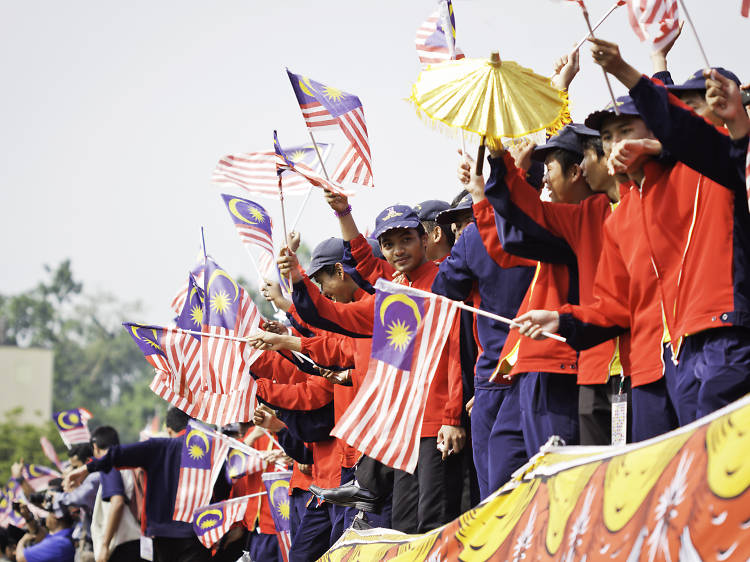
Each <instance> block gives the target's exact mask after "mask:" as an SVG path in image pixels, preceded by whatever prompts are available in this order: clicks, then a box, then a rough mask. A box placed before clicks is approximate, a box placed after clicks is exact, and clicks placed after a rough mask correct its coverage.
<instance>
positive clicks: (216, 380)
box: [201, 259, 262, 421]
mask: <svg viewBox="0 0 750 562" xmlns="http://www.w3.org/2000/svg"><path fill="white" fill-rule="evenodd" d="M205 282H206V284H205V289H204V294H205V302H204V303H203V318H202V324H203V330H202V331H203V333H208V334H212V335H218V336H233V337H245V336H249V335H250V334H251V333H253V332H256V331H257V330H258V326H259V324H260V321H261V320H262V317H261V315H260V312H258V309H257V307H256V306H255V303H254V302H253V300H252V299H251V298H250V296H249V295H248V294H247V291H245V290H244V289H243V288H242V287H240V286H239V285H238V284H237V283H236V282H235V281H234V279H232V278H231V277H230V276H229V274H228V273H227V272H226V271H224V270H223V269H221V268H220V267H219V266H218V265H217V264H216V262H214V261H213V260H212V259H208V260H207V262H206V273H205ZM260 353H261V351H259V350H257V349H255V348H253V347H252V346H249V345H248V344H247V343H245V342H238V341H233V340H228V339H222V338H217V337H206V336H202V339H201V370H202V372H203V375H202V378H203V388H204V389H206V390H208V391H209V392H217V393H221V394H225V393H228V392H230V391H236V390H241V389H246V388H250V387H252V388H255V381H253V379H252V377H250V373H249V368H250V365H252V364H253V362H254V361H255V359H256V358H257V357H258V356H259V355H260ZM233 421H236V420H233Z"/></svg>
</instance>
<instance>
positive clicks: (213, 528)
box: [193, 494, 256, 548]
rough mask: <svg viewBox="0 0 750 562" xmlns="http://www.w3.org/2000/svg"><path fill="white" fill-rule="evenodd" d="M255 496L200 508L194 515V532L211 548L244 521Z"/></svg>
mask: <svg viewBox="0 0 750 562" xmlns="http://www.w3.org/2000/svg"><path fill="white" fill-rule="evenodd" d="M255 496H256V495H255V494H251V495H249V496H242V497H239V498H232V499H231V500H227V501H223V502H218V503H212V504H210V505H206V506H203V507H200V508H198V509H196V510H195V512H194V513H193V530H194V531H195V535H196V536H197V537H198V540H199V541H201V543H203V546H205V547H206V548H211V547H212V546H213V545H214V544H215V543H217V542H219V541H220V540H221V538H222V537H223V536H224V535H225V534H226V533H227V531H229V528H230V527H231V526H232V525H233V524H235V523H236V522H237V521H242V519H243V518H244V517H245V512H246V511H247V505H248V502H249V501H250V499H251V498H253V497H255Z"/></svg>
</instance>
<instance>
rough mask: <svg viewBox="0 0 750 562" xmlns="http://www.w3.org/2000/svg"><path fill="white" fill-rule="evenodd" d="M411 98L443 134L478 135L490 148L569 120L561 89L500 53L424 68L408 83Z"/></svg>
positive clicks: (564, 96)
mask: <svg viewBox="0 0 750 562" xmlns="http://www.w3.org/2000/svg"><path fill="white" fill-rule="evenodd" d="M409 101H410V102H411V103H413V104H414V106H415V107H416V109H417V112H418V113H419V114H420V116H421V117H423V118H424V119H426V120H427V121H428V122H430V123H432V124H435V125H438V126H439V127H441V128H442V126H444V128H445V130H446V131H447V132H451V133H458V132H460V131H461V130H464V131H467V132H469V133H474V134H476V135H479V136H480V137H482V138H483V139H485V142H486V144H487V145H488V146H489V147H490V148H493V149H499V148H500V147H501V146H502V141H501V139H502V138H503V137H505V138H518V137H522V136H524V135H527V134H529V133H534V132H536V131H541V130H543V129H548V130H549V131H550V132H551V133H553V132H555V131H557V130H559V129H560V128H562V127H563V126H564V125H565V123H568V122H569V121H570V112H569V110H568V98H567V94H566V93H565V92H561V91H559V90H557V89H556V88H555V87H553V86H552V84H551V83H550V79H549V78H545V77H544V76H539V75H538V74H535V73H534V72H533V71H532V70H530V69H528V68H524V67H522V66H521V65H519V64H518V63H515V62H512V61H501V60H500V56H499V55H498V53H492V55H491V58H490V59H489V60H487V59H461V60H456V61H447V62H442V63H440V64H434V65H431V66H429V67H427V68H426V69H424V70H423V71H422V72H421V73H420V74H419V77H418V78H417V81H416V82H415V83H414V85H413V86H412V90H411V97H410V98H409ZM480 140H481V139H480ZM483 144H484V143H483Z"/></svg>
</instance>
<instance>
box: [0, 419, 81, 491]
mask: <svg viewBox="0 0 750 562" xmlns="http://www.w3.org/2000/svg"><path fill="white" fill-rule="evenodd" d="M22 412H23V408H16V409H14V410H11V411H9V412H5V415H4V416H3V417H2V419H0V435H2V436H3V438H2V439H0V482H2V483H5V482H7V481H8V479H9V478H10V465H11V464H13V463H14V462H16V461H18V460H20V459H23V462H25V463H27V464H41V465H44V466H49V467H50V468H54V467H53V466H52V463H51V462H50V461H49V460H48V459H47V457H46V456H44V452H43V451H42V448H41V445H40V443H39V438H40V437H46V438H47V439H49V440H50V442H51V443H52V444H53V445H54V447H55V451H56V452H57V454H58V456H59V457H60V460H62V461H64V460H65V459H66V458H67V455H65V447H63V446H62V442H61V441H60V438H59V437H58V435H57V429H56V428H55V424H54V423H52V422H51V421H48V422H44V423H41V424H31V423H20V422H18V419H19V416H20V415H21V413H22Z"/></svg>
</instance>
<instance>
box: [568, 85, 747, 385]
mask: <svg viewBox="0 0 750 562" xmlns="http://www.w3.org/2000/svg"><path fill="white" fill-rule="evenodd" d="M630 94H631V96H632V97H633V100H634V101H635V103H636V105H637V107H638V110H639V112H640V113H641V116H642V118H643V119H644V121H645V123H646V125H647V126H648V127H649V129H650V130H651V131H652V132H653V133H654V135H655V136H656V137H657V138H658V139H659V141H660V142H661V143H662V145H663V147H664V149H665V152H667V153H668V154H669V155H671V156H672V157H674V158H677V159H678V161H677V162H676V163H671V162H669V161H668V160H665V159H664V158H662V159H654V160H652V161H649V162H647V163H646V164H645V165H644V168H643V171H644V174H645V178H644V180H643V182H642V185H641V186H640V187H639V186H636V185H633V186H631V189H630V192H629V193H628V194H627V195H626V196H625V197H623V199H622V201H621V202H620V208H618V210H617V212H615V213H614V214H613V215H612V218H611V219H610V221H612V220H613V219H615V217H619V218H618V220H617V221H616V223H615V224H614V228H612V230H613V231H614V232H612V233H611V234H612V235H611V236H609V237H608V238H605V245H604V249H603V251H602V263H601V264H600V268H599V271H598V272H597V277H599V276H600V273H601V279H597V283H596V286H595V290H594V294H595V296H596V297H597V300H598V301H600V302H597V303H595V305H594V307H593V310H590V311H588V310H581V311H579V310H575V309H572V310H565V309H562V310H561V312H564V313H566V314H561V317H560V331H561V334H562V335H566V333H567V334H569V335H570V337H571V339H572V340H573V341H577V342H578V345H579V346H580V345H588V344H591V343H592V342H593V341H595V340H596V339H598V338H600V337H601V336H602V333H607V332H609V333H610V334H611V333H613V332H616V331H617V328H618V327H619V329H624V328H625V327H626V324H627V322H628V320H630V321H631V326H630V329H631V333H632V342H631V346H632V351H633V353H639V350H638V348H637V345H636V338H637V337H638V334H637V328H636V325H635V323H634V322H635V320H636V319H638V318H640V317H641V316H642V315H644V314H645V315H646V316H649V315H651V316H653V314H654V311H653V308H654V307H653V306H651V301H653V300H654V299H656V300H657V301H658V304H659V307H660V309H661V310H660V311H659V314H660V317H661V320H663V325H664V326H665V330H666V332H667V334H668V337H669V339H670V341H671V345H672V347H673V351H674V356H675V357H677V358H678V357H679V351H680V347H681V344H682V342H683V340H684V338H685V337H687V336H689V335H691V334H695V333H697V332H701V331H703V330H707V329H711V328H718V327H723V326H742V327H750V278H749V277H748V276H749V275H750V269H748V265H749V264H748V259H749V258H750V213H748V207H747V200H746V194H745V185H744V177H741V176H740V174H739V173H738V172H739V170H738V169H737V167H736V166H733V165H731V162H732V161H733V154H735V153H736V151H737V150H740V151H741V150H742V148H743V147H744V148H745V149H746V148H747V144H746V143H747V139H742V141H740V142H737V141H731V140H730V139H729V138H728V137H726V135H723V134H722V133H721V132H720V131H718V130H717V129H716V128H715V127H713V126H712V125H710V124H709V123H708V122H706V121H705V120H704V119H703V118H701V117H699V116H697V115H696V114H694V113H693V112H692V111H691V110H690V109H689V108H688V107H687V106H686V105H684V104H683V103H682V102H680V101H679V100H678V99H677V98H676V97H674V96H672V95H670V94H669V92H668V91H667V90H666V88H664V87H663V86H661V85H659V84H656V83H654V82H652V81H650V80H649V79H648V78H646V77H643V78H642V79H641V80H640V81H639V82H638V84H637V85H636V86H635V87H634V88H633V89H631V91H630ZM696 170H699V171H696ZM700 172H704V173H705V174H706V175H702V173H700ZM610 221H607V222H608V223H609V222H610ZM618 235H619V236H620V238H618ZM623 237H624V238H623ZM604 264H606V265H604ZM653 279H655V282H654V281H653ZM636 287H638V288H640V291H639V292H637V293H636V294H635V295H634V293H633V289H634V288H636ZM634 297H635V298H634ZM623 303H624V305H625V307H627V309H629V310H624V309H623ZM641 308H646V310H647V311H648V309H649V308H650V309H651V311H650V312H644V311H643V310H641ZM597 316H598V317H597ZM657 326H659V327H660V326H661V324H659V323H657ZM610 337H611V336H610ZM633 366H634V367H636V364H635V359H634V365H633ZM657 378H658V377H657ZM634 384H635V381H634Z"/></svg>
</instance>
